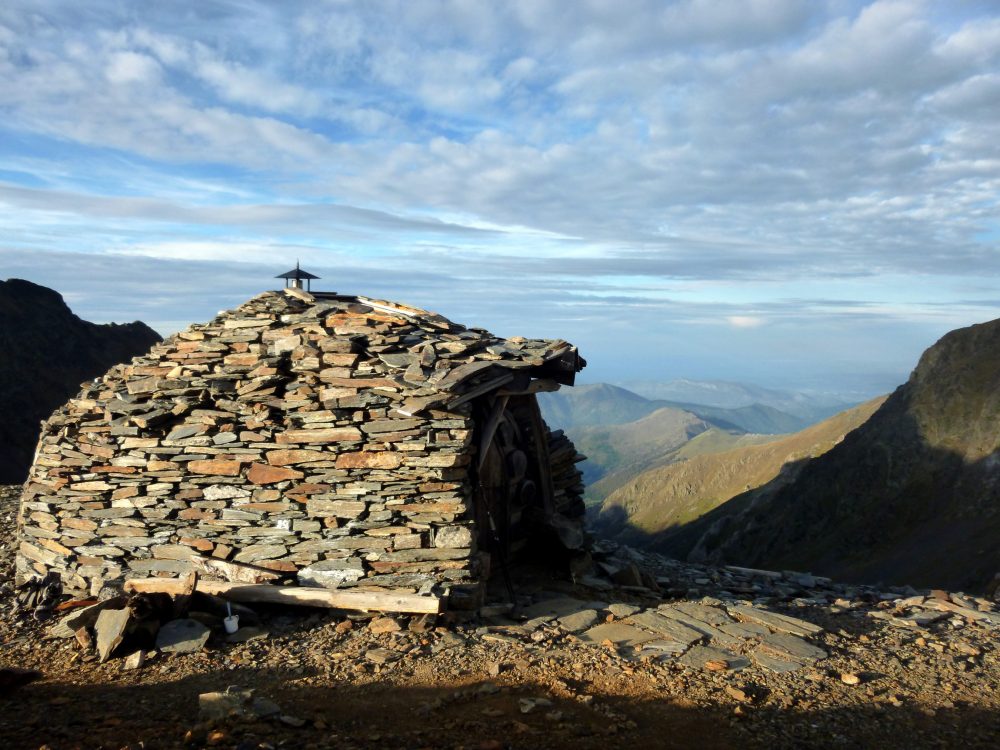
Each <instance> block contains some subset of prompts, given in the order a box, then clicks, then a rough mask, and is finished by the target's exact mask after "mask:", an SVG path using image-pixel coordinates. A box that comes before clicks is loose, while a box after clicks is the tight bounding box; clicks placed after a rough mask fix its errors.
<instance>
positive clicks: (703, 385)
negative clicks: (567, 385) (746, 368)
mask: <svg viewBox="0 0 1000 750" xmlns="http://www.w3.org/2000/svg"><path fill="white" fill-rule="evenodd" d="M618 385H620V386H621V387H623V388H627V389H628V390H630V391H632V392H633V393H637V394H639V395H640V396H643V397H645V398H648V399H651V400H654V401H669V402H671V403H675V404H697V405H699V406H702V407H715V408H718V409H741V408H744V407H748V406H753V405H755V404H756V405H760V406H768V407H771V408H772V409H776V410H778V411H780V412H783V413H784V414H787V415H791V416H793V417H797V418H798V419H800V420H802V422H800V423H799V427H798V428H797V429H802V428H803V427H806V426H808V425H810V424H815V423H816V422H819V421H820V420H823V419H826V418H827V417H830V416H833V415H834V414H837V413H839V412H842V411H844V410H845V409H848V408H850V407H852V406H855V405H856V404H858V403H860V402H861V401H863V400H867V399H862V398H845V397H843V396H839V395H832V394H821V393H804V392H801V391H786V390H778V389H775V388H763V387H761V386H759V385H752V384H749V383H734V382H731V381H727V380H691V379H688V378H679V379H676V380H669V381H664V382H659V381H637V382H633V383H619V384H618Z"/></svg>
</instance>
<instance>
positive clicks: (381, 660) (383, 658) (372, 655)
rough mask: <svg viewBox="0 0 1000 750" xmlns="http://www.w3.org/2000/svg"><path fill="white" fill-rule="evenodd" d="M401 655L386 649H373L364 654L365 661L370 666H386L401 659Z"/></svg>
mask: <svg viewBox="0 0 1000 750" xmlns="http://www.w3.org/2000/svg"><path fill="white" fill-rule="evenodd" d="M401 657H402V654H400V653H399V652H398V651H392V650H390V649H387V648H373V649H371V650H370V651H366V652H365V659H367V660H368V661H370V662H371V663H372V664H388V663H389V662H393V661H396V660H397V659H399V658H401Z"/></svg>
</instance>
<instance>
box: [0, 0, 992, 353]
mask: <svg viewBox="0 0 1000 750" xmlns="http://www.w3.org/2000/svg"><path fill="white" fill-rule="evenodd" d="M998 40H1000V17H998V14H997V13H996V12H995V10H993V9H992V8H991V7H990V6H988V5H982V4H976V3H954V4H946V5H943V4H936V3H928V2H919V1H917V0H874V1H872V2H858V3H854V2H852V3H844V2H840V0H827V1H820V2H811V1H808V0H739V1H735V0H727V1H723V0H676V1H674V2H668V3H664V2H659V1H658V0H618V1H617V2H606V1H604V0H592V1H588V2H581V3H569V4H567V3H564V2H556V1H555V0H530V1H529V0H516V1H512V2H510V3H501V4H495V3H467V2H458V1H456V0H387V2H383V3H364V2H349V1H346V0H345V1H344V2H328V3H322V4H319V3H302V2H289V3H283V4H281V5H280V6H277V5H275V4H272V3H265V2H260V1H258V0H240V2H227V1H223V0H212V1H206V2H198V3H195V2H181V3H172V4H170V5H169V6H165V5H158V4H143V6H142V11H141V12H137V11H136V10H135V8H134V7H131V6H130V5H129V4H122V3H119V2H113V1H112V0H93V1H92V2H89V3H87V4H86V5H81V4H79V3H72V2H68V0H30V1H29V0H9V2H7V3H4V4H3V6H2V7H0V76H2V78H3V80H4V85H3V86H2V87H0V116H2V117H0V177H2V179H3V180H4V182H2V183H0V220H2V221H3V222H4V225H5V227H6V228H7V229H8V231H7V233H6V236H5V242H6V243H7V245H8V247H9V248H10V249H11V252H13V251H14V250H15V249H16V250H17V251H18V252H30V251H39V252H42V251H50V250H53V249H57V250H62V251H76V252H77V253H79V254H81V255H86V256H87V257H88V258H90V259H91V260H92V261H93V267H92V268H91V267H90V266H88V265H87V263H85V262H82V261H81V262H80V263H79V267H78V268H77V271H78V272H79V273H83V274H86V273H88V272H91V273H93V274H95V276H94V278H95V279H97V278H100V279H101V280H102V281H107V280H109V279H110V278H111V277H110V276H107V275H106V274H105V273H104V271H100V270H99V269H103V268H105V267H106V264H108V263H109V262H110V261H108V258H111V257H113V258H115V259H116V262H118V263H124V262H126V261H127V262H128V263H130V264H136V265H134V266H132V267H134V268H143V269H147V270H148V269H153V268H155V269H156V270H155V273H156V274H157V276H158V278H170V279H175V278H176V276H174V275H172V274H171V273H168V272H167V271H166V270H164V269H166V268H168V267H172V268H177V269H180V268H183V269H186V270H190V269H192V268H196V267H197V268H202V267H201V266H197V265H190V264H197V263H198V262H199V261H204V262H205V263H211V264H217V265H215V266H212V268H214V269H223V268H225V269H229V270H230V271H231V272H232V274H233V278H234V279H235V280H237V281H238V280H240V279H249V278H250V275H254V274H256V275H257V276H260V277H265V276H266V275H267V273H268V272H270V271H273V272H275V273H276V272H277V271H278V270H283V268H284V267H285V266H286V265H287V261H288V259H289V258H294V257H302V258H305V259H309V262H310V263H311V264H314V265H315V266H317V267H323V268H329V269H330V271H332V272H333V273H332V275H333V276H334V278H336V279H339V280H345V281H347V282H349V283H356V284H358V286H365V285H371V286H377V287H379V289H380V292H379V293H381V294H386V295H389V294H399V295H413V296H414V297H416V298H417V299H414V300H409V301H413V302H415V303H418V304H421V303H426V304H429V305H432V306H433V305H434V304H435V301H436V300H437V299H438V298H440V300H441V301H443V302H445V303H447V304H448V305H454V307H455V309H457V310H458V311H459V312H460V313H462V314H463V315H468V316H469V317H477V316H479V315H483V316H485V315H486V314H487V313H488V314H489V315H490V316H495V319H496V320H497V321H500V323H501V324H502V325H504V326H508V325H509V327H510V328H511V329H512V332H516V331H517V329H518V328H519V327H520V326H519V325H518V321H521V322H524V323H528V324H530V325H541V324H542V322H544V325H545V327H547V328H549V327H551V330H552V333H553V334H554V335H560V334H559V332H558V331H557V330H556V329H557V328H558V327H560V326H566V327H567V329H568V330H569V331H570V332H571V333H572V332H574V331H578V332H580V333H581V335H584V336H586V337H588V338H591V339H592V340H595V341H601V342H603V343H602V344H601V345H602V346H607V347H609V349H608V350H609V351H611V350H612V348H613V347H614V346H616V345H617V344H616V343H615V342H617V341H619V340H620V341H622V342H625V341H627V340H632V341H637V340H638V339H639V337H640V332H642V331H644V330H645V329H644V326H646V325H648V323H649V316H650V315H655V316H658V318H662V319H663V320H665V321H668V322H669V323H670V325H671V326H673V330H672V332H670V333H669V334H668V333H665V332H663V333H657V337H658V338H657V340H658V341H660V342H661V343H663V344H664V345H666V344H669V345H670V346H679V344H678V341H677V340H676V339H677V338H679V337H682V336H683V335H684V331H691V330H693V329H692V328H691V327H692V326H697V331H696V332H695V333H694V334H692V335H694V336H697V337H701V339H700V340H702V341H706V339H704V337H705V335H706V333H705V332H706V331H712V333H711V335H712V336H718V337H719V338H718V339H717V343H716V344H715V345H716V346H723V345H727V346H728V345H731V344H733V341H734V340H736V339H735V338H734V337H737V336H742V337H743V338H744V339H750V338H753V339H763V338H764V337H786V338H785V339H782V340H786V341H792V340H793V339H795V340H797V341H800V342H801V341H802V340H803V337H805V334H802V335H799V334H796V333H795V331H796V330H798V331H800V332H801V331H804V330H805V329H806V328H808V327H810V326H814V327H815V326H820V325H821V324H820V322H819V321H821V320H822V321H825V325H828V326H830V327H832V328H835V329H836V330H837V331H849V330H853V331H854V332H855V333H856V334H857V335H858V336H859V337H864V336H866V335H867V334H866V333H864V332H862V331H860V329H859V326H861V325H862V323H861V322H860V321H870V320H875V321H878V324H877V325H875V326H874V329H877V330H882V331H885V330H886V328H885V326H888V325H890V323H888V322H887V321H892V325H906V326H914V328H913V329H912V330H917V329H918V328H919V329H920V330H923V331H925V332H928V333H929V332H936V331H937V330H938V329H939V327H940V326H942V325H944V321H945V319H944V317H943V316H944V315H945V313H944V312H942V311H943V310H945V309H947V308H948V307H949V306H953V307H952V309H953V310H955V311H956V312H955V314H954V315H952V316H951V317H950V318H948V322H950V323H955V322H957V323H961V322H963V321H964V322H970V321H971V320H972V319H974V316H979V317H983V316H988V315H990V314H991V312H995V310H993V309H992V308H990V307H989V305H970V306H965V305H963V304H962V303H961V302H960V301H961V300H968V299H973V298H975V299H979V300H990V299H994V300H995V299H996V298H997V296H998V295H1000V279H998V277H1000V249H998V240H1000V205H998V201H997V199H996V196H997V195H998V194H1000V177H998V176H997V175H998V174H1000V169H998V167H1000V124H998V123H1000V117H998V115H1000V110H998V107H997V94H998V90H1000V84H998V81H1000V43H998ZM112 254H114V255H112ZM6 257H8V258H10V257H12V256H6ZM40 257H41V256H40ZM44 257H50V256H47V255H46V256H44ZM272 259H280V260H281V262H280V264H279V267H278V268H274V269H272V268H270V266H271V265H272V263H276V262H277V260H272ZM143 263H150V264H154V265H151V266H143V265H142V264H143ZM155 264H162V265H155ZM171 264H173V265H171ZM265 267H267V268H266V270H265ZM31 268H34V269H36V270H38V269H39V266H37V265H36V266H31ZM88 269H90V270H89V271H88ZM254 269H256V270H254ZM400 269H405V273H403V272H402V271H401V270H400ZM396 271H399V273H398V274H396V273H395V272H396ZM248 274H249V275H248ZM407 274H409V275H411V276H412V278H413V279H414V282H413V283H412V284H409V285H408V284H407V283H406V281H405V278H404V277H405V276H406V275H407ZM182 275H183V274H182ZM271 275H273V273H272V274H271ZM257 276H255V278H256V277H257ZM57 280H58V281H60V283H69V284H72V283H74V282H73V280H72V279H71V278H70V277H69V276H60V277H58V279H57ZM933 280H941V281H940V283H938V284H937V285H935V284H932V283H930V281H933ZM973 280H974V281H975V282H976V283H978V284H981V285H982V286H983V287H984V288H983V289H979V290H977V291H976V293H975V295H970V294H966V293H962V292H960V288H961V287H962V284H964V283H966V284H967V283H968V282H970V281H973ZM383 282H384V283H383ZM80 283H82V282H80ZM95 283H96V282H95ZM149 283H152V282H149ZM241 283H242V282H241ZM338 283H339V282H338ZM818 285H819V286H824V287H825V288H823V289H818V288H817V286H818ZM250 286H252V285H250V284H249V283H247V284H245V285H244V286H240V285H239V284H234V285H233V286H232V287H231V288H232V290H233V291H232V292H231V293H227V294H231V296H235V295H236V293H237V291H240V292H241V293H242V292H243V291H247V289H249V288H250ZM458 286H460V287H461V289H457V287H458ZM90 288H91V289H93V288H95V287H93V286H91V287H90ZM807 290H808V291H807ZM202 291H203V292H204V293H205V294H209V293H210V291H211V287H204V288H203V289H202ZM129 299H133V300H135V301H136V303H137V304H141V305H143V307H142V309H144V310H145V309H149V302H148V300H158V301H159V302H158V304H162V305H163V306H164V308H165V309H173V310H174V311H173V312H163V313H156V315H157V316H159V318H160V319H162V320H176V319H179V318H180V317H182V316H181V314H179V313H178V312H177V310H179V309H182V308H181V306H180V303H176V305H175V303H172V302H170V299H171V298H170V295H169V294H160V293H158V292H157V293H153V294H150V295H148V297H147V298H145V299H144V298H143V297H142V295H141V294H138V293H137V294H136V295H135V296H133V297H129ZM822 300H827V301H828V302H829V304H825V303H823V302H821V301H822ZM188 301H189V302H190V300H188ZM853 303H857V304H853ZM199 309H200V308H199ZM539 310H540V311H543V313H544V320H543V316H542V314H541V313H539V312H537V311H539ZM750 320H761V321H766V325H760V326H758V327H756V328H752V327H748V326H747V325H746V323H748V322H749V321H750ZM481 322H483V323H484V324H488V320H483V321H481ZM921 326H922V328H921ZM796 327H798V328H796ZM810 330H811V331H812V333H815V328H811V329H810ZM908 330H909V329H908ZM622 331H626V332H628V333H627V334H622ZM797 335H798V336H799V338H798V339H796V338H795V337H796V336H797ZM806 338H807V337H806ZM713 340H714V339H713ZM741 340H742V339H741ZM768 340H770V339H768ZM826 340H829V341H831V342H837V343H836V346H839V347H844V346H846V345H845V344H844V343H843V341H845V340H846V334H845V335H844V337H840V336H833V337H828V338H827V339H826ZM901 340H905V341H909V342H913V341H916V335H915V334H914V335H913V336H909V337H903V338H902V339H901ZM622 345H623V346H624V343H623V344H622ZM705 346H706V347H707V346H708V343H706V344H705ZM816 346H817V347H818V346H819V344H817V345H816ZM831 346H833V344H831ZM799 348H800V349H802V350H803V351H806V350H807V348H804V347H799ZM792 349H794V347H790V350H792ZM615 351H617V350H615ZM678 351H680V349H678ZM684 351H688V352H689V353H690V354H691V356H692V357H697V356H706V355H704V353H703V352H702V353H699V352H698V351H697V350H696V349H695V348H694V347H693V345H692V347H689V348H687V349H684ZM618 354H620V352H618ZM810 356H812V357H814V359H816V361H819V359H820V358H821V356H822V354H821V353H820V352H819V351H818V350H817V351H815V352H813V353H812V354H811V355H810ZM837 356H840V354H837V353H835V352H833V351H832V350H831V353H830V357H831V358H836V357H837ZM844 356H845V357H846V358H847V359H848V360H850V359H851V358H852V357H855V353H853V352H847V354H844ZM900 356H902V355H900ZM591 359H592V361H594V360H593V358H591ZM852 361H853V360H852ZM717 364H718V362H717ZM910 364H912V363H911V362H905V363H904V362H903V361H902V359H901V360H900V362H899V363H898V366H899V368H900V369H901V370H905V369H907V368H908V367H909V365H910ZM719 366H721V365H719Z"/></svg>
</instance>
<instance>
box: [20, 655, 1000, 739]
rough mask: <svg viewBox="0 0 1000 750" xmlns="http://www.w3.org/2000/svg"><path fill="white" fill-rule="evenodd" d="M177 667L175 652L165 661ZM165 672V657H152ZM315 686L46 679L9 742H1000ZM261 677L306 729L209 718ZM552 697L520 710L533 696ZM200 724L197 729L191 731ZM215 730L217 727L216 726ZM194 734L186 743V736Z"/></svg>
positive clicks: (269, 673) (490, 688) (802, 715)
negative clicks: (225, 697) (201, 703)
mask: <svg viewBox="0 0 1000 750" xmlns="http://www.w3.org/2000/svg"><path fill="white" fill-rule="evenodd" d="M166 665H167V666H168V667H169V661H167V662H166ZM154 668H159V667H154ZM311 678H312V679H314V680H319V681H321V682H327V684H320V685H311V684H305V682H304V680H306V679H310V676H309V675H306V676H305V677H303V676H302V675H296V676H295V677H294V678H293V677H290V676H288V675H283V674H281V673H280V672H278V671H275V670H270V669H237V670H229V671H225V672H214V673H207V674H203V675H196V676H191V677H185V678H183V679H180V680H176V681H171V682H161V683H156V684H136V685H126V684H100V685H77V684H67V683H59V682H47V681H42V682H38V683H34V684H32V685H28V686H26V687H23V688H21V689H20V690H18V691H16V692H14V693H13V694H11V695H8V696H6V697H4V698H0V746H2V747H3V748H5V749H6V750H28V749H29V748H30V749H31V750H38V748H42V747H46V748H50V749H51V750H66V749H69V748H85V749H90V748H108V749H114V750H118V749H120V748H126V747H128V748H140V747H141V748H144V750H145V749H155V748H178V747H218V748H241V749H242V750H250V748H258V747H281V748H484V749H485V748H493V749H497V748H525V749H527V748H581V749H582V750H586V749H587V748H601V749H602V750H604V749H606V748H614V747H629V746H634V747H637V748H708V749H712V748H755V747H760V748H768V749H769V750H774V749H775V748H793V747H794V748H797V747H848V748H851V747H880V748H906V749H907V750H911V749H912V748H923V747H970V748H972V747H982V748H987V747H989V748H994V747H996V740H997V738H998V737H1000V714H998V713H997V712H994V711H982V710H979V709H976V708H973V707H959V708H955V709H951V710H947V711H943V710H942V711H938V712H937V713H936V714H935V715H927V714H925V713H922V712H921V711H919V710H916V709H914V708H908V707H900V708H884V707H880V706H875V705H871V706H864V707H860V708H851V709H843V708H838V709H836V710H824V709H808V708H802V707H769V706H768V707H760V708H753V707H750V706H746V707H743V708H741V709H740V710H741V711H742V714H743V715H742V716H741V715H737V714H736V713H734V706H733V705H732V702H731V701H730V702H728V703H726V702H725V701H724V700H723V698H722V696H721V694H720V700H719V702H718V703H717V704H715V705H711V706H692V705H684V704H683V703H682V702H677V701H669V700H649V699H648V698H647V699H640V700H636V699H628V698H624V697H616V696H603V695H595V697H594V699H593V701H592V702H590V703H589V704H584V703H582V702H581V701H579V700H574V699H571V698H564V697H563V698H561V697H559V696H557V695H553V694H551V693H550V692H549V691H548V690H547V688H545V687H543V686H541V685H532V684H519V685H504V681H503V679H500V680H498V681H497V683H496V684H494V683H493V682H484V681H481V680H476V679H474V678H471V677H470V678H469V681H468V682H465V683H457V684H455V685H452V686H449V687H447V688H420V687H401V686H398V685H395V684H391V683H389V682H387V681H383V682H379V681H374V682H371V683H369V684H363V685H356V684H352V685H345V684H337V683H335V682H329V681H326V680H324V678H321V677H317V676H316V675H312V676H311ZM229 685H240V686H253V687H255V688H256V695H258V696H262V697H266V698H269V699H271V700H273V701H275V702H277V703H278V704H279V705H280V706H281V709H282V711H283V713H285V714H286V715H288V716H291V717H294V718H296V719H301V720H304V722H305V724H304V726H301V727H293V726H288V725H286V724H284V723H281V721H279V720H276V719H269V720H257V719H251V718H239V719H229V720H224V721H219V722H215V723H213V724H205V723H199V720H198V695H199V694H200V693H203V692H209V691H216V690H224V689H225V688H226V687H227V686H229ZM538 698H544V699H547V700H549V701H551V704H550V705H544V704H543V705H536V706H535V707H534V708H533V709H532V710H531V711H530V712H529V713H522V711H521V707H522V705H523V704H522V700H523V699H538ZM188 733H190V734H188ZM213 733H214V734H213ZM186 737H187V739H186Z"/></svg>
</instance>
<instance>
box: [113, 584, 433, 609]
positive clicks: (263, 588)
mask: <svg viewBox="0 0 1000 750" xmlns="http://www.w3.org/2000/svg"><path fill="white" fill-rule="evenodd" d="M184 587H185V581H184V580H182V579H180V578H136V579H132V580H131V581H126V582H125V591H126V592H128V593H139V594H153V593H161V594H174V595H177V594H183V593H184ZM196 590H197V591H200V592H202V593H203V594H214V595H215V596H221V597H223V598H225V599H231V600H232V601H234V602H243V603H246V604H253V603H261V604H289V605H296V606H301V607H326V608H327V609H354V610H360V611H362V612H368V611H376V612H402V613H407V614H422V615H436V614H439V613H440V612H441V609H442V601H441V598H440V597H437V596H418V595H417V594H410V593H401V592H393V591H360V590H341V589H324V588H319V587H313V586H272V585H270V584H266V583H265V584H253V583H229V582H226V581H205V580H199V581H198V584H197V589H196Z"/></svg>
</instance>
